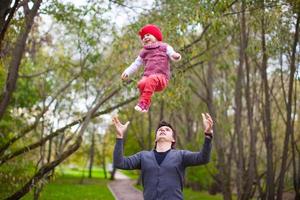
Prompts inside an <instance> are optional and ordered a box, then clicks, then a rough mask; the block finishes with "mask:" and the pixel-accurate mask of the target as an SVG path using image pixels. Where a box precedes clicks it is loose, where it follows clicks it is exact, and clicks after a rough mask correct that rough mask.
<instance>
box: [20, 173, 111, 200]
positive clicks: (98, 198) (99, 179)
mask: <svg viewBox="0 0 300 200" xmlns="http://www.w3.org/2000/svg"><path fill="white" fill-rule="evenodd" d="M58 172H59V171H58ZM58 174H59V175H58V177H57V178H55V180H54V181H51V182H50V183H48V184H47V185H46V186H45V188H44V189H43V191H42V193H41V198H40V199H41V200H57V199H59V200H73V199H82V200H114V198H113V196H112V194H111V192H110V191H109V189H108V188H107V183H108V180H106V179H104V178H103V177H104V175H103V172H102V170H101V169H95V171H94V172H93V177H95V178H92V179H88V178H86V177H87V175H88V173H87V171H85V172H84V174H85V178H84V179H83V182H82V183H81V182H80V181H81V177H82V171H81V170H71V169H68V170H66V169H63V173H61V172H59V173H58ZM22 199H23V200H32V199H33V197H32V192H30V193H29V194H28V195H26V196H25V197H24V198H22Z"/></svg>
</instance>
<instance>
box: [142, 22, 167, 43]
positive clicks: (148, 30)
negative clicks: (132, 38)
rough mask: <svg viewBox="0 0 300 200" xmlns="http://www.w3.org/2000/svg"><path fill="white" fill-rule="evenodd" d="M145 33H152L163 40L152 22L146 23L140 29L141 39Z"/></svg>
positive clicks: (159, 39)
mask: <svg viewBox="0 0 300 200" xmlns="http://www.w3.org/2000/svg"><path fill="white" fill-rule="evenodd" d="M147 33H149V34H151V35H153V36H154V37H155V38H156V39H157V40H158V41H162V40H163V36H162V33H161V31H160V29H159V27H158V26H155V25H154V24H147V25H146V26H144V27H143V28H141V29H140V31H139V35H140V36H141V39H143V38H144V36H145V35H146V34H147Z"/></svg>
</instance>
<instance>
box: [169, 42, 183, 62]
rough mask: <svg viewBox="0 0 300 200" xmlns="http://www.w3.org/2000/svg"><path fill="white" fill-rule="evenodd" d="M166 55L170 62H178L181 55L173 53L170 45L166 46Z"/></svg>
mask: <svg viewBox="0 0 300 200" xmlns="http://www.w3.org/2000/svg"><path fill="white" fill-rule="evenodd" d="M167 54H168V56H169V58H170V59H171V60H174V61H179V60H181V55H180V54H179V53H177V52H175V51H174V49H173V47H171V46H170V45H168V46H167Z"/></svg>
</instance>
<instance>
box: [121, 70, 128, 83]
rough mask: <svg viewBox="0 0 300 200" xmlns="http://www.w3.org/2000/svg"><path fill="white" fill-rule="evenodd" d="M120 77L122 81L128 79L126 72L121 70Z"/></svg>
mask: <svg viewBox="0 0 300 200" xmlns="http://www.w3.org/2000/svg"><path fill="white" fill-rule="evenodd" d="M121 79H122V80H123V81H126V80H128V74H126V73H125V72H123V74H122V75H121Z"/></svg>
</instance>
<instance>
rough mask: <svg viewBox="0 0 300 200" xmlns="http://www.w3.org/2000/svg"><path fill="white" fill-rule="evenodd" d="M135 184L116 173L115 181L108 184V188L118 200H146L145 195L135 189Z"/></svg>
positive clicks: (126, 177)
mask: <svg viewBox="0 0 300 200" xmlns="http://www.w3.org/2000/svg"><path fill="white" fill-rule="evenodd" d="M135 182H136V181H135V180H131V179H130V178H129V177H128V176H126V175H124V174H122V173H120V172H119V171H116V174H115V180H114V181H111V182H110V183H109V184H108V188H109V189H110V191H111V193H112V194H113V196H114V197H115V199H116V200H144V198H143V193H142V192H141V191H139V190H138V189H136V188H135V187H134V183H135Z"/></svg>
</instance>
